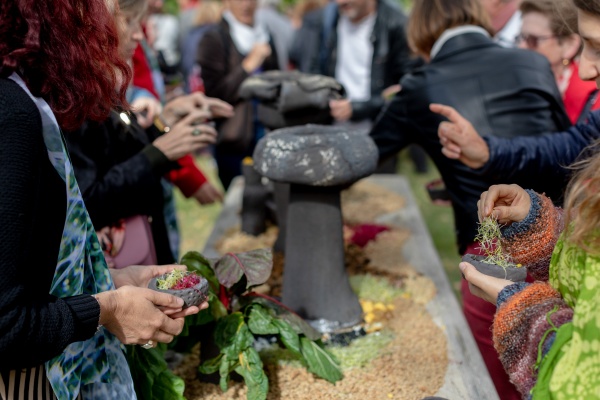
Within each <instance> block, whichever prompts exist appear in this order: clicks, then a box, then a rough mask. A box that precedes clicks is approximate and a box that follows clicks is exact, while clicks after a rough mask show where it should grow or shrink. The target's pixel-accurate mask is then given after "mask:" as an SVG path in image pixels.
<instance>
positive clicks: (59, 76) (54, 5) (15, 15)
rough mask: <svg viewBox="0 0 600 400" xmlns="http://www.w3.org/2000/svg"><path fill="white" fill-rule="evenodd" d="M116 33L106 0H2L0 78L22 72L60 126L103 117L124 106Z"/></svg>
mask: <svg viewBox="0 0 600 400" xmlns="http://www.w3.org/2000/svg"><path fill="white" fill-rule="evenodd" d="M115 3H116V2H115ZM118 37H119V36H118V32H117V28H116V24H115V17H114V16H113V15H112V14H111V12H110V11H109V9H108V6H107V3H106V0H10V1H6V0H2V1H0V76H2V77H6V76H8V75H10V74H11V73H12V72H17V73H18V74H19V75H21V77H22V78H23V80H25V82H26V83H27V87H28V88H29V90H30V91H31V92H32V93H33V94H34V95H35V96H38V97H42V98H44V100H46V101H47V102H48V104H49V105H50V107H51V108H52V111H53V112H54V115H55V116H56V119H57V120H58V123H59V124H60V126H61V127H62V128H64V129H67V130H71V129H76V128H78V127H79V126H80V125H81V124H82V123H83V121H84V120H85V119H92V120H95V121H102V120H104V119H106V118H107V117H108V115H109V112H110V110H111V109H112V108H114V107H125V106H127V102H126V101H125V91H126V90H127V84H128V83H129V81H130V79H131V70H130V69H129V67H128V66H127V64H126V63H125V61H124V60H122V59H121V58H120V56H119V49H118V43H119V39H118Z"/></svg>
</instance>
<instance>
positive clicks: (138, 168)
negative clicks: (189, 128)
mask: <svg viewBox="0 0 600 400" xmlns="http://www.w3.org/2000/svg"><path fill="white" fill-rule="evenodd" d="M131 121H132V123H131V125H126V124H124V123H123V122H122V121H121V120H120V118H119V116H118V114H117V113H116V112H112V113H111V116H110V118H108V119H107V120H105V121H104V122H101V123H98V122H91V121H88V122H86V123H85V124H84V125H83V126H82V127H81V128H80V129H78V130H77V131H74V132H69V133H68V134H67V135H66V138H67V144H68V147H69V152H70V153H71V160H72V162H73V168H74V170H75V176H76V178H77V182H78V183H79V188H80V189H81V193H82V195H83V199H84V201H85V204H86V207H87V209H88V212H89V214H90V217H91V219H92V222H93V224H94V228H96V229H97V230H98V229H101V228H103V227H105V226H107V225H112V224H114V223H116V222H118V221H119V220H120V219H122V218H126V217H131V216H134V215H140V214H142V215H148V216H150V217H152V235H153V238H154V245H155V248H156V257H157V260H158V263H159V264H169V263H172V262H174V261H175V260H174V257H173V253H172V252H171V249H170V245H169V238H168V234H167V228H166V223H165V218H164V210H163V207H164V193H163V187H162V184H161V177H162V176H163V175H164V174H166V173H167V172H168V171H170V170H172V169H175V168H178V164H177V163H176V162H171V161H169V159H168V158H167V157H165V155H164V154H163V153H162V152H161V151H160V150H158V149H157V148H156V147H154V146H153V145H152V144H150V143H151V142H152V141H153V140H154V139H156V137H158V135H159V134H160V132H159V131H158V130H157V129H156V128H154V127H151V128H148V129H147V130H143V129H142V128H141V127H140V126H139V125H138V124H137V122H136V120H135V117H134V116H133V115H131Z"/></svg>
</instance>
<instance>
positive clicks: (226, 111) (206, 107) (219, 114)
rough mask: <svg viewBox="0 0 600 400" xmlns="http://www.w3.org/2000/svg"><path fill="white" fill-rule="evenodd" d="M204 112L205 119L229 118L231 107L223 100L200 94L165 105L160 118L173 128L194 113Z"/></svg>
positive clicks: (231, 112)
mask: <svg viewBox="0 0 600 400" xmlns="http://www.w3.org/2000/svg"><path fill="white" fill-rule="evenodd" d="M199 110H201V111H204V112H205V113H206V118H207V119H213V118H229V117H232V116H233V107H232V106H231V105H230V104H229V103H226V102H224V101H223V100H219V99H215V98H212V97H207V96H206V95H204V94H203V93H201V92H194V93H192V94H189V95H186V96H180V97H177V98H175V99H173V100H171V101H170V102H168V103H167V104H166V105H165V108H164V110H163V113H162V115H161V117H162V118H163V120H164V121H165V123H166V124H167V125H168V126H171V127H172V126H173V125H175V124H176V123H177V122H179V121H180V120H181V119H183V118H184V117H185V116H187V115H189V114H190V113H192V112H194V111H199Z"/></svg>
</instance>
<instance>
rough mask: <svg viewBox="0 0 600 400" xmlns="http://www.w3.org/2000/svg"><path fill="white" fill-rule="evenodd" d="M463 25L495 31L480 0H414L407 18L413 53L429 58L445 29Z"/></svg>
mask: <svg viewBox="0 0 600 400" xmlns="http://www.w3.org/2000/svg"><path fill="white" fill-rule="evenodd" d="M463 25H476V26H480V27H482V28H483V29H485V30H486V31H488V32H489V33H490V35H493V34H494V31H493V29H492V26H491V24H490V20H489V16H488V14H487V13H486V12H485V10H484V9H483V6H482V5H481V3H480V0H416V1H415V2H414V5H413V8H412V11H411V13H410V18H409V21H408V43H409V45H410V47H411V48H412V50H413V51H414V52H416V53H418V54H420V55H423V56H426V57H428V56H429V53H431V49H432V48H433V45H434V43H435V42H436V41H437V40H438V39H439V37H440V36H442V33H444V31H446V30H448V29H450V28H455V27H458V26H463Z"/></svg>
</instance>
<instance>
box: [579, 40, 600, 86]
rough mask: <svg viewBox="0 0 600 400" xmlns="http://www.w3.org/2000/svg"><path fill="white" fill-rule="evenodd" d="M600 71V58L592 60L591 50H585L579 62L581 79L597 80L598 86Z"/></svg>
mask: <svg viewBox="0 0 600 400" xmlns="http://www.w3.org/2000/svg"><path fill="white" fill-rule="evenodd" d="M586 50H587V51H586ZM599 71H600V57H595V58H592V57H591V56H590V50H589V49H585V48H584V51H583V52H582V53H581V58H580V60H579V77H580V78H581V79H582V80H584V81H593V80H595V81H596V82H597V84H598V81H599V80H600V73H599Z"/></svg>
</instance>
